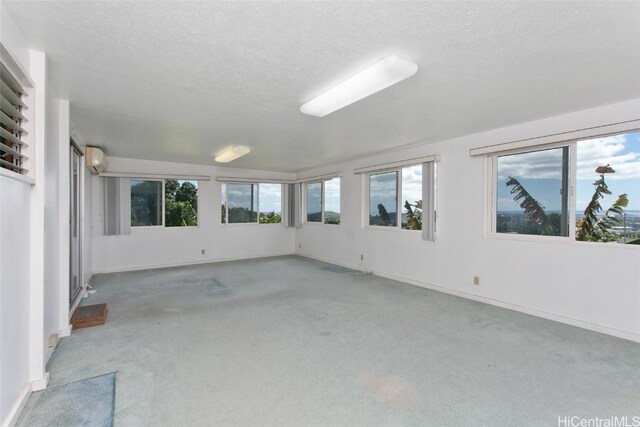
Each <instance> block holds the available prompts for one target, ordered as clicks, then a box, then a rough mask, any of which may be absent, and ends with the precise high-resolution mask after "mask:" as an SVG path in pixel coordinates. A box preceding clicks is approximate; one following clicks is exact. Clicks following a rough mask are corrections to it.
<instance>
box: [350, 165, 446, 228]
mask: <svg viewBox="0 0 640 427" xmlns="http://www.w3.org/2000/svg"><path fill="white" fill-rule="evenodd" d="M434 163H435V162H434ZM415 166H420V167H421V168H422V174H423V178H422V182H423V184H422V185H424V173H425V170H424V162H420V163H407V164H404V165H402V166H398V167H393V168H387V169H380V170H374V171H371V172H367V173H364V174H363V178H364V180H365V184H364V188H365V191H364V212H363V213H364V215H363V217H362V221H363V226H364V228H365V229H368V230H389V231H398V230H400V231H409V232H417V233H422V230H411V229H408V228H402V210H403V209H404V205H403V203H402V169H407V168H412V167H415ZM391 172H395V173H396V212H397V214H396V215H397V218H396V225H394V226H387V225H371V224H370V223H369V216H370V213H369V212H370V210H369V208H370V203H371V176H372V175H382V174H386V173H391ZM434 184H435V183H434ZM421 191H422V194H423V195H424V188H422V189H421ZM433 191H434V200H435V188H434V189H433ZM422 203H423V206H424V205H425V201H424V200H423V201H422ZM422 214H423V215H425V211H424V208H423V210H422ZM433 221H434V222H435V218H434V219H433ZM430 223H431V221H430Z"/></svg>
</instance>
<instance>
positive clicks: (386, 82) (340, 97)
mask: <svg viewBox="0 0 640 427" xmlns="http://www.w3.org/2000/svg"><path fill="white" fill-rule="evenodd" d="M416 71H418V65H417V64H415V63H413V62H411V61H407V60H406V59H404V58H400V57H399V56H396V55H391V56H387V57H386V58H384V59H382V60H380V61H378V62H376V63H375V64H373V65H372V66H370V67H369V68H367V69H365V70H362V71H360V72H359V73H357V74H355V75H353V76H352V77H349V78H348V79H347V80H345V81H343V82H342V83H340V84H338V85H337V86H335V87H333V88H332V89H329V90H328V91H326V92H325V93H323V94H322V95H319V96H317V97H315V98H313V99H312V100H311V101H309V102H307V103H305V104H302V106H301V107H300V111H301V112H302V113H304V114H308V115H310V116H316V117H324V116H326V115H327V114H331V113H333V112H334V111H336V110H339V109H341V108H343V107H346V106H347V105H349V104H353V103H354V102H356V101H359V100H361V99H362V98H366V97H367V96H369V95H373V94H374V93H376V92H379V91H381V90H382V89H385V88H388V87H389V86H391V85H394V84H396V83H399V82H401V81H402V80H404V79H407V78H409V77H411V76H412V75H414V74H415V73H416Z"/></svg>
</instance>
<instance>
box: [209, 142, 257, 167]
mask: <svg viewBox="0 0 640 427" xmlns="http://www.w3.org/2000/svg"><path fill="white" fill-rule="evenodd" d="M249 151H251V148H249V147H247V146H244V145H230V146H229V147H227V148H225V149H224V150H222V151H221V152H219V153H218V154H216V156H215V157H214V160H215V161H216V162H218V163H229V162H230V161H232V160H235V159H237V158H238V157H242V156H244V155H245V154H247V153H249Z"/></svg>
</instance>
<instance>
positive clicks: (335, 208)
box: [324, 178, 340, 224]
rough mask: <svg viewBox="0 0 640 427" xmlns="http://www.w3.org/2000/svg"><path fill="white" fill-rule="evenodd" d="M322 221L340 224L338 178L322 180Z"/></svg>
mask: <svg viewBox="0 0 640 427" xmlns="http://www.w3.org/2000/svg"><path fill="white" fill-rule="evenodd" d="M324 223H325V224H340V178H333V179H332V180H329V181H325V182H324Z"/></svg>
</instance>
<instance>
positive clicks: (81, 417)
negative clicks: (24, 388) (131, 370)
mask: <svg viewBox="0 0 640 427" xmlns="http://www.w3.org/2000/svg"><path fill="white" fill-rule="evenodd" d="M115 394H116V374H115V372H112V373H110V374H106V375H101V376H99V377H93V378H87V379H86V380H81V381H76V382H73V383H69V384H64V385H60V386H55V387H51V388H48V389H46V390H43V391H39V392H35V393H33V394H32V395H31V397H30V398H29V401H28V402H27V405H26V407H25V408H24V411H23V412H22V415H21V416H20V419H19V420H18V423H17V426H65V427H68V426H91V427H93V426H95V427H98V426H100V427H103V426H104V427H111V426H113V412H114V403H115Z"/></svg>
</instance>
